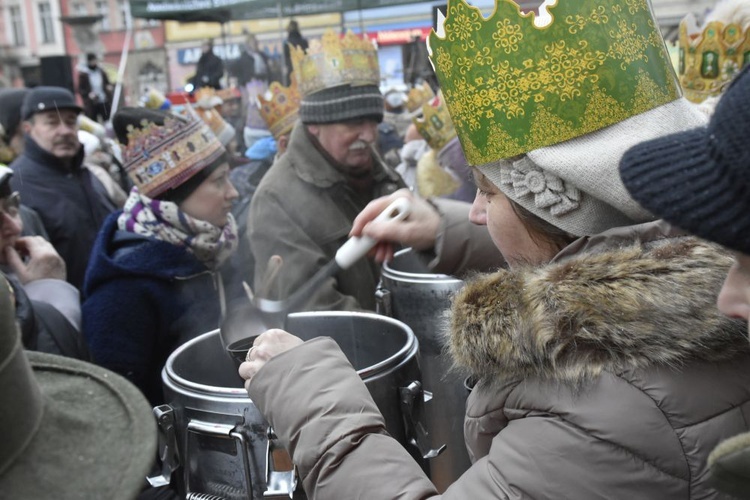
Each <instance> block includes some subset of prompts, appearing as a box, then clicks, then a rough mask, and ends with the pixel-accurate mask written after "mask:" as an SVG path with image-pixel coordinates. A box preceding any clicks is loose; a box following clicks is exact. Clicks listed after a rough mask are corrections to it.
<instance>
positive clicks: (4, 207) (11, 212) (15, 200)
mask: <svg viewBox="0 0 750 500" xmlns="http://www.w3.org/2000/svg"><path fill="white" fill-rule="evenodd" d="M20 211H21V195H20V194H18V191H14V192H12V193H11V194H10V196H6V197H5V198H2V199H0V213H2V214H4V215H7V216H8V217H10V218H12V219H15V218H16V217H18V214H19V212H20ZM4 223H5V217H0V228H2V227H3V225H4Z"/></svg>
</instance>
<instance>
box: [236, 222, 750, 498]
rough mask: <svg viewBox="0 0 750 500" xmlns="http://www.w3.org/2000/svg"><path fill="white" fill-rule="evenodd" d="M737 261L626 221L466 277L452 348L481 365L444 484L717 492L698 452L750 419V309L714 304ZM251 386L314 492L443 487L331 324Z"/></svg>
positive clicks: (608, 492) (399, 493) (671, 494)
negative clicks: (734, 311) (595, 239)
mask: <svg viewBox="0 0 750 500" xmlns="http://www.w3.org/2000/svg"><path fill="white" fill-rule="evenodd" d="M584 246H586V245H584ZM731 262H732V259H731V257H730V256H728V255H726V254H725V253H724V252H723V251H722V250H720V249H719V248H718V247H716V246H712V245H708V244H705V243H702V242H700V241H698V240H696V239H694V238H687V237H683V238H677V239H662V240H658V241H651V242H641V241H639V240H638V238H637V231H635V230H634V231H631V232H630V241H629V242H626V241H625V240H624V239H620V240H618V241H616V242H614V244H612V245H610V246H609V247H602V246H598V247H596V248H593V247H587V250H582V249H581V248H580V247H579V251H578V252H575V253H573V254H568V255H567V256H566V257H565V258H564V259H563V260H561V261H558V262H554V263H551V264H548V265H544V266H541V267H538V268H528V269H516V270H513V271H499V272H496V273H494V274H488V275H483V276H481V277H479V278H477V279H476V280H475V281H472V282H469V283H467V285H466V287H465V288H464V289H463V290H462V291H461V292H460V293H459V295H458V296H457V297H456V299H455V304H454V306H453V312H452V327H451V333H450V348H451V354H452V356H453V358H454V359H455V361H456V363H457V364H458V365H459V366H461V367H463V368H465V369H467V370H468V372H469V373H473V374H474V375H475V376H477V377H478V378H479V382H478V383H477V384H476V385H475V386H474V389H473V391H472V393H471V395H470V397H469V400H468V402H467V409H466V415H467V416H466V423H465V429H464V430H465V439H466V444H467V447H468V450H469V452H470V455H471V457H472V459H473V461H474V465H473V466H472V467H471V468H470V469H469V470H468V471H467V472H466V473H464V474H463V476H462V477H461V478H459V479H458V480H457V481H456V482H455V483H454V484H453V485H451V486H450V487H449V488H448V489H447V491H446V492H445V493H444V494H443V495H442V498H450V499H457V500H458V499H461V500H465V499H483V500H484V499H493V498H497V499H537V500H538V499H563V498H565V499H576V500H588V499H592V500H593V499H603V498H606V499H628V500H630V499H634V498H638V499H660V500H667V499H683V500H686V499H698V498H700V499H704V498H722V497H721V495H719V494H718V493H717V492H716V491H714V490H712V488H711V487H710V486H709V485H708V484H707V467H706V458H707V456H708V454H709V452H710V451H711V450H712V449H713V448H714V447H715V446H716V444H717V443H718V442H719V441H721V440H722V439H724V438H726V437H728V436H732V435H734V434H737V433H739V432H743V431H746V430H747V429H748V428H750V423H749V421H748V419H747V418H746V416H747V415H748V411H750V354H749V353H748V340H747V333H746V325H745V324H743V323H742V322H740V321H736V320H733V319H729V318H727V317H725V316H723V315H722V314H721V313H720V312H719V311H718V310H717V308H716V305H715V300H716V294H717V293H718V291H719V289H720V288H721V284H722V281H723V279H724V276H725V275H726V272H727V270H728V268H729V266H730V264H731ZM248 392H249V394H250V397H251V398H252V399H253V402H254V403H255V404H256V405H258V407H259V408H260V409H261V411H262V412H263V413H264V415H265V416H266V417H267V418H268V420H269V422H270V423H271V425H272V426H273V428H274V430H275V431H276V433H277V434H278V435H279V436H280V438H281V440H282V442H283V443H284V445H285V446H287V449H289V450H290V451H291V453H292V456H293V459H294V461H295V463H296V464H297V466H298V468H299V472H300V474H301V476H302V478H303V480H304V485H305V489H306V491H307V493H308V496H309V497H310V498H315V499H317V500H322V499H329V498H330V499H334V498H335V499H338V498H388V499H391V498H401V499H426V498H438V497H439V496H438V494H437V492H436V490H435V488H434V487H433V485H432V484H431V483H430V481H429V480H428V479H427V477H426V476H424V474H423V473H422V471H421V470H420V468H419V467H418V466H417V465H416V463H414V461H413V460H412V459H411V458H410V456H409V455H408V454H407V453H406V452H405V451H404V449H403V448H402V447H401V446H400V445H399V444H398V443H397V442H396V441H394V440H393V439H392V438H390V437H389V436H388V435H387V434H386V432H385V427H384V422H383V418H382V417H381V415H380V413H379V412H378V410H377V408H376V406H375V405H374V403H373V401H372V399H371V398H370V396H369V394H368V392H367V389H366V387H365V386H364V384H362V382H361V380H360V379H359V377H358V376H357V375H356V372H355V371H354V370H353V369H352V367H351V365H350V364H349V362H348V361H347V360H346V358H345V357H344V355H343V354H342V353H341V351H340V350H339V349H338V348H337V346H336V345H335V343H333V341H331V340H330V339H325V338H321V339H316V340H313V341H310V342H307V343H305V344H303V345H302V346H300V347H297V348H295V349H292V350H290V351H288V352H286V353H284V354H282V355H280V356H277V357H275V358H273V359H271V361H269V362H268V363H267V364H266V365H265V366H264V367H263V368H262V369H261V370H260V372H259V373H258V374H257V375H256V376H255V377H254V378H253V379H252V382H251V384H250V386H249V391H248ZM432 404H433V408H437V411H439V402H436V401H432ZM435 405H437V406H435Z"/></svg>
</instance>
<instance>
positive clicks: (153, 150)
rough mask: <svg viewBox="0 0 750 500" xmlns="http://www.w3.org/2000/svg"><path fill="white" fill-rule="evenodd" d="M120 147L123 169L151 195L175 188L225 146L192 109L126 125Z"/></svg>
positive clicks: (213, 157) (211, 159)
mask: <svg viewBox="0 0 750 500" xmlns="http://www.w3.org/2000/svg"><path fill="white" fill-rule="evenodd" d="M127 130H128V134H127V136H128V144H127V145H126V146H123V147H122V158H123V164H124V166H125V170H126V171H127V173H128V176H129V177H130V179H131V180H132V181H133V183H134V184H135V185H136V186H137V187H138V189H139V190H140V192H141V193H143V194H145V195H146V196H148V197H150V198H154V197H156V196H159V195H160V194H162V193H164V192H165V191H167V190H169V189H173V188H176V187H177V186H179V185H181V184H182V183H183V182H185V181H186V180H188V179H189V178H191V177H192V176H193V175H195V174H196V173H198V172H199V171H201V170H203V169H204V168H206V167H208V166H209V165H211V164H212V163H213V162H214V161H216V160H217V159H219V157H220V156H221V155H222V154H224V153H225V151H226V150H225V149H224V146H222V144H221V143H220V142H219V140H218V139H217V138H216V136H215V135H214V134H213V132H211V130H210V129H209V128H208V125H206V124H205V123H204V122H203V121H202V120H201V119H200V118H198V117H196V116H194V115H193V114H192V113H186V115H185V116H184V117H183V116H174V115H173V116H168V117H166V118H164V124H163V125H157V124H156V123H153V122H149V121H146V120H143V121H142V122H141V123H140V127H134V126H133V125H128V127H127Z"/></svg>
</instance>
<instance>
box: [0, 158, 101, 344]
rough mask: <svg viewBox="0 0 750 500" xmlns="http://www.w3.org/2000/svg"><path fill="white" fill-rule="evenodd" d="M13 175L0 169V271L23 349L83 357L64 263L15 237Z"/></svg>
mask: <svg viewBox="0 0 750 500" xmlns="http://www.w3.org/2000/svg"><path fill="white" fill-rule="evenodd" d="M12 176H13V171H12V170H11V169H10V168H8V167H5V166H0V272H2V274H3V275H4V276H5V278H7V280H8V282H9V284H10V286H11V288H12V289H13V290H12V291H13V295H14V298H15V304H16V319H17V320H18V322H19V325H20V328H21V332H22V340H23V344H24V347H25V348H26V349H31V350H36V351H43V352H49V353H53V354H61V355H64V356H70V357H75V358H80V359H88V350H87V348H86V344H85V342H84V341H83V337H82V336H81V334H80V327H81V306H80V298H79V294H78V290H77V289H76V288H75V287H74V286H73V285H71V284H70V283H68V282H66V281H65V277H66V276H65V274H66V273H65V262H64V261H63V259H62V258H61V257H60V255H58V253H57V252H56V251H55V249H54V247H53V246H52V245H51V244H50V243H49V242H48V241H47V240H45V239H44V238H42V237H41V236H21V232H22V231H23V222H22V219H21V211H20V208H21V204H20V202H21V200H20V195H19V194H18V192H16V191H12V189H11V187H10V180H11V177H12Z"/></svg>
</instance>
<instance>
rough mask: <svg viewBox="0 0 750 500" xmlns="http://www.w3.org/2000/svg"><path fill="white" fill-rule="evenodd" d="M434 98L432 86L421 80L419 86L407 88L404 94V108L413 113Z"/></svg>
mask: <svg viewBox="0 0 750 500" xmlns="http://www.w3.org/2000/svg"><path fill="white" fill-rule="evenodd" d="M434 98H435V92H433V91H432V87H430V86H429V85H428V84H427V82H423V83H422V85H421V86H418V87H413V88H411V89H409V93H408V94H407V95H406V109H408V110H409V112H410V113H413V112H414V111H416V110H418V109H419V108H421V107H422V106H424V105H425V103H428V102H430V101H431V100H432V99H434Z"/></svg>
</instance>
